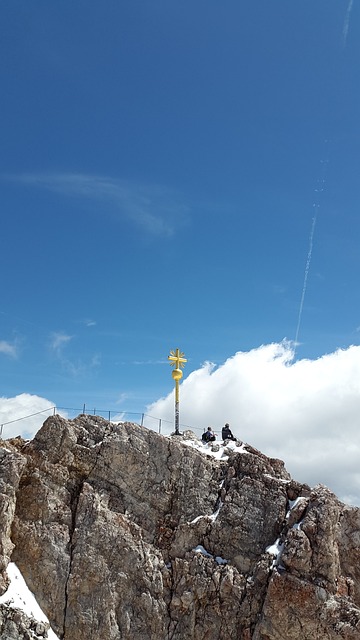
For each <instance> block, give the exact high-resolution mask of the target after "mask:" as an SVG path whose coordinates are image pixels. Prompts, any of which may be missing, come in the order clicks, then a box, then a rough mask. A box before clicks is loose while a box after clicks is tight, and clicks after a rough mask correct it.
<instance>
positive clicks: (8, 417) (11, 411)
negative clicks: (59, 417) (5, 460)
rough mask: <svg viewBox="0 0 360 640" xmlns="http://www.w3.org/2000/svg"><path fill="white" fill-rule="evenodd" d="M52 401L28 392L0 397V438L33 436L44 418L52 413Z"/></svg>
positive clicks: (26, 437)
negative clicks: (0, 428) (11, 396)
mask: <svg viewBox="0 0 360 640" xmlns="http://www.w3.org/2000/svg"><path fill="white" fill-rule="evenodd" d="M53 407H54V403H53V402H51V400H47V399H46V398H41V397H39V396H36V395H31V394H29V393H22V394H20V395H18V396H15V397H14V398H4V397H1V398H0V424H1V426H2V435H1V437H2V438H5V439H8V438H15V437H16V436H22V437H23V438H25V439H28V438H33V437H34V435H35V433H36V432H37V431H38V430H39V429H40V427H41V425H42V424H43V422H44V421H45V420H46V418H47V417H48V416H50V415H52V413H53Z"/></svg>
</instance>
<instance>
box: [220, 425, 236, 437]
mask: <svg viewBox="0 0 360 640" xmlns="http://www.w3.org/2000/svg"><path fill="white" fill-rule="evenodd" d="M221 436H222V439H223V440H236V438H234V436H233V434H232V433H231V430H230V425H229V423H228V422H227V423H226V424H225V426H224V427H223V428H222V432H221Z"/></svg>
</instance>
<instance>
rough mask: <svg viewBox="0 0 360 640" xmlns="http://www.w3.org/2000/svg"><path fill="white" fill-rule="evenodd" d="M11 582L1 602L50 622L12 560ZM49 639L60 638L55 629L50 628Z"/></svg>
mask: <svg viewBox="0 0 360 640" xmlns="http://www.w3.org/2000/svg"><path fill="white" fill-rule="evenodd" d="M7 574H8V576H9V578H10V584H9V587H8V589H7V591H6V592H5V593H4V594H3V595H2V596H0V604H7V605H9V606H10V607H12V608H14V609H21V611H23V612H24V613H25V614H26V615H27V616H30V617H33V618H35V620H38V621H39V622H47V623H49V620H48V618H47V617H46V615H45V614H44V612H43V611H42V609H41V608H40V606H39V605H38V603H37V602H36V599H35V596H34V595H33V594H32V593H31V591H30V589H28V587H27V586H26V582H25V580H24V578H23V577H22V574H21V572H20V571H19V569H18V567H17V566H16V564H15V563H14V562H10V563H9V565H8V568H7ZM48 638H49V640H59V636H57V635H56V634H55V633H54V631H53V630H52V629H51V628H49V630H48Z"/></svg>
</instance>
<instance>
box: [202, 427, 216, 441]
mask: <svg viewBox="0 0 360 640" xmlns="http://www.w3.org/2000/svg"><path fill="white" fill-rule="evenodd" d="M201 440H202V441H203V442H213V441H214V440H216V436H215V434H214V432H213V430H212V428H211V427H208V428H207V431H205V432H204V433H203V434H202V436H201Z"/></svg>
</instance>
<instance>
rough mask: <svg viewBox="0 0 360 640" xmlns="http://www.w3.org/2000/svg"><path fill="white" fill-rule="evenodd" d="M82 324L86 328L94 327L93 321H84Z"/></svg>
mask: <svg viewBox="0 0 360 640" xmlns="http://www.w3.org/2000/svg"><path fill="white" fill-rule="evenodd" d="M84 323H85V326H86V327H95V326H96V322H95V320H84Z"/></svg>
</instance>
